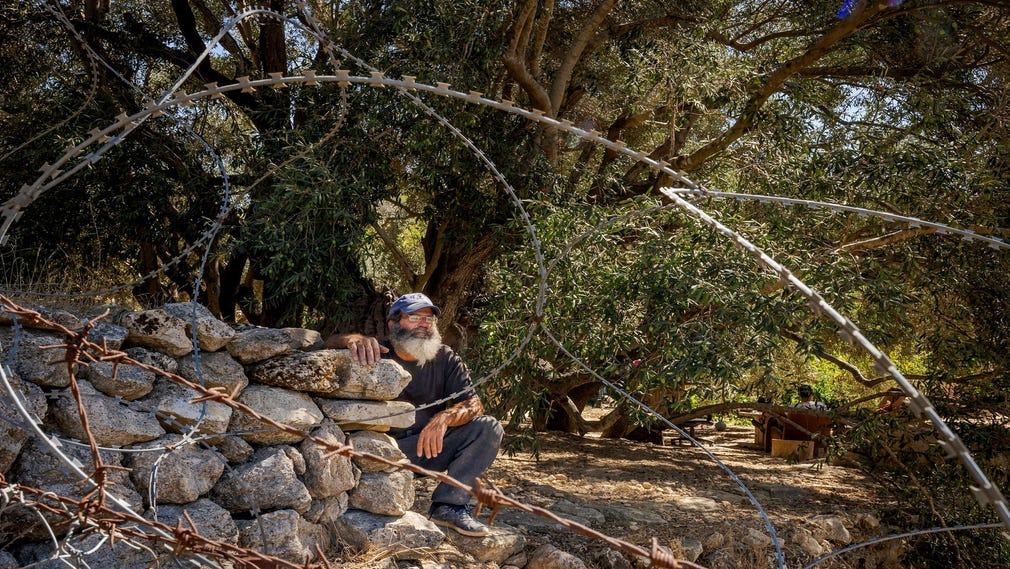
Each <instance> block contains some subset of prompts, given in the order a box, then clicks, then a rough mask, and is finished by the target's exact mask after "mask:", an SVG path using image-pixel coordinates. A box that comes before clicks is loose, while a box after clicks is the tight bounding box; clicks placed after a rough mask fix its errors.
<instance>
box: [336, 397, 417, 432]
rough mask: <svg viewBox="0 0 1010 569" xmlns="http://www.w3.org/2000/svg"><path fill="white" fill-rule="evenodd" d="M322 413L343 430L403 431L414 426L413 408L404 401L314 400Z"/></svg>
mask: <svg viewBox="0 0 1010 569" xmlns="http://www.w3.org/2000/svg"><path fill="white" fill-rule="evenodd" d="M316 403H318V404H319V408H320V409H321V410H322V412H323V413H324V414H325V415H326V416H327V417H329V418H330V419H333V421H334V422H335V423H337V424H338V425H340V426H341V427H343V428H344V429H345V430H355V429H371V430H379V428H384V429H388V428H389V427H392V428H395V429H405V428H407V427H410V426H411V425H413V424H414V406H413V405H411V404H410V403H407V402H406V401H354V400H347V399H323V398H321V397H317V398H316Z"/></svg>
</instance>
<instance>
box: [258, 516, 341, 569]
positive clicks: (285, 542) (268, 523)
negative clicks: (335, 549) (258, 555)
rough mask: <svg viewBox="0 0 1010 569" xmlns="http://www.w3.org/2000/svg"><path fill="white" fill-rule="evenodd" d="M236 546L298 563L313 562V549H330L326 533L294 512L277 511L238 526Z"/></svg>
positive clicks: (315, 554)
mask: <svg viewBox="0 0 1010 569" xmlns="http://www.w3.org/2000/svg"><path fill="white" fill-rule="evenodd" d="M239 529H240V534H239V545H241V546H242V547H248V548H250V549H255V550H256V551H260V552H262V553H265V554H267V555H273V556H275V557H280V558H281V559H285V560H287V561H290V562H292V563H296V564H301V563H304V562H305V560H306V559H310V560H311V559H316V558H317V557H318V554H317V552H316V549H317V548H318V549H320V550H322V551H323V552H324V553H325V552H327V551H329V550H330V549H332V547H331V538H330V534H329V532H328V531H327V530H326V528H324V527H323V526H321V525H317V524H314V523H311V522H309V521H308V520H306V519H305V518H303V517H302V516H300V515H299V514H298V512H295V511H292V510H279V511H276V512H271V513H269V514H263V515H261V516H258V517H257V518H256V519H254V520H245V521H242V522H240V523H239Z"/></svg>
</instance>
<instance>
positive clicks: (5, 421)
mask: <svg viewBox="0 0 1010 569" xmlns="http://www.w3.org/2000/svg"><path fill="white" fill-rule="evenodd" d="M7 381H8V382H10V384H11V387H12V388H13V389H14V392H15V393H17V394H18V397H20V399H21V401H22V402H23V405H24V407H25V408H26V410H27V411H28V412H29V413H31V415H32V417H31V420H32V421H35V422H41V421H42V417H45V415H46V410H48V408H49V405H48V404H47V403H46V396H45V394H44V393H42V388H40V387H39V386H37V385H35V384H34V383H27V382H24V381H21V378H19V377H18V376H17V375H8V376H7ZM23 424H25V418H24V417H22V416H21V414H20V412H19V411H18V408H17V406H16V405H15V404H14V401H12V400H11V399H10V397H9V396H8V395H7V391H6V390H4V389H0V474H4V473H6V472H7V471H8V470H10V467H11V465H12V464H14V459H16V458H17V457H18V454H19V453H20V452H21V447H22V446H23V445H24V443H25V441H27V440H28V438H29V437H31V436H32V432H31V431H29V430H28V429H25V428H22V427H21V426H19V425H23ZM25 426H27V425H25Z"/></svg>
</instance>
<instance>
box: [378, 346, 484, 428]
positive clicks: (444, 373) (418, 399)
mask: <svg viewBox="0 0 1010 569" xmlns="http://www.w3.org/2000/svg"><path fill="white" fill-rule="evenodd" d="M382 345H383V346H385V347H387V348H389V353H386V354H383V355H382V357H383V358H386V359H391V360H393V361H395V362H396V363H398V364H400V365H401V366H403V369H405V370H407V373H409V374H410V377H411V380H410V383H408V384H407V387H406V388H404V390H403V392H402V393H400V395H399V396H398V397H397V398H396V399H397V400H398V401H407V402H410V403H413V404H414V405H415V406H417V407H421V406H422V405H425V404H428V403H431V402H432V401H438V400H440V399H444V398H446V397H448V396H450V395H454V394H455V395H456V396H455V397H453V398H452V399H451V400H449V401H446V402H443V403H440V404H438V405H432V406H431V407H427V408H424V409H418V410H417V411H416V412H415V413H414V426H413V427H411V428H409V429H392V430H390V432H389V434H390V435H392V436H393V437H395V438H402V437H405V436H409V435H412V434H414V433H418V432H420V431H421V429H423V428H424V426H425V425H427V424H428V421H430V420H431V418H432V417H433V416H434V415H435V414H436V413H439V412H441V411H443V410H445V409H446V408H447V407H451V406H453V405H455V404H457V403H459V402H461V401H466V400H468V399H472V398H474V397H476V396H477V394H476V393H474V391H473V382H472V381H471V380H470V372H469V371H468V370H467V369H466V365H465V364H464V363H463V360H461V359H460V358H459V356H457V355H456V352H454V351H452V348H450V347H449V346H446V345H444V344H443V345H442V347H441V348H439V350H438V353H437V354H435V357H434V358H433V359H431V360H429V361H428V362H426V363H425V364H424V365H423V366H421V365H418V364H417V362H408V361H406V360H403V359H400V357H399V356H397V355H396V351H395V350H394V349H393V346H392V344H390V343H389V342H388V341H383V342H382Z"/></svg>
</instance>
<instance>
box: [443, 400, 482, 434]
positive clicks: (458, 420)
mask: <svg viewBox="0 0 1010 569" xmlns="http://www.w3.org/2000/svg"><path fill="white" fill-rule="evenodd" d="M483 414H484V405H483V404H482V403H481V402H480V398H479V397H477V396H474V397H471V398H470V399H467V400H466V401H462V402H460V403H457V404H455V405H453V406H452V407H449V408H448V409H446V410H445V411H442V412H441V413H438V414H437V415H435V417H438V418H439V420H443V421H445V425H446V426H447V427H458V426H460V425H465V424H467V423H469V422H470V421H472V420H474V419H475V418H477V417H480V416H481V415H483ZM443 417H444V418H443Z"/></svg>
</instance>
